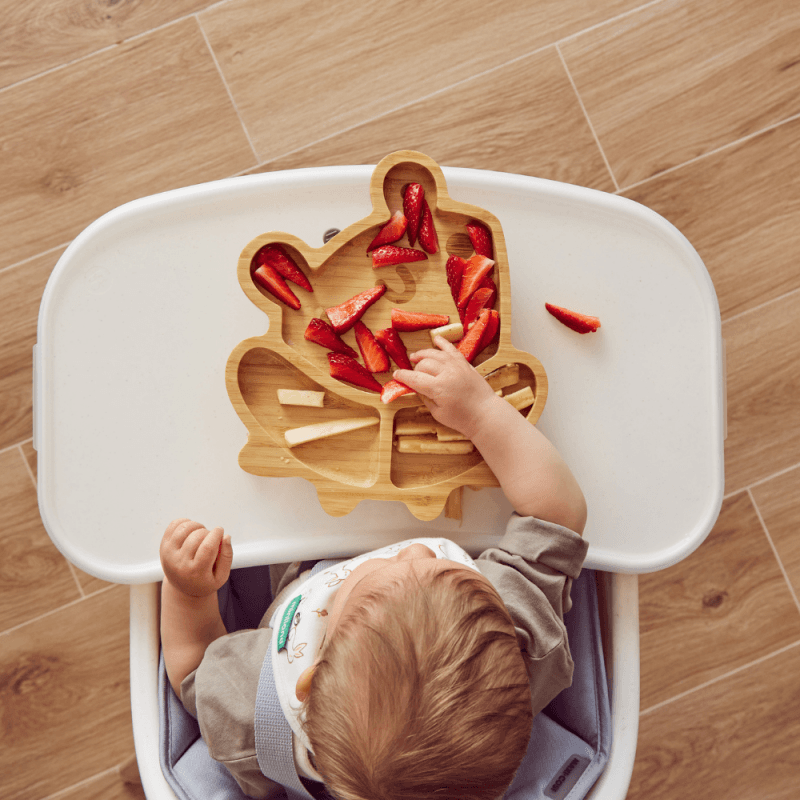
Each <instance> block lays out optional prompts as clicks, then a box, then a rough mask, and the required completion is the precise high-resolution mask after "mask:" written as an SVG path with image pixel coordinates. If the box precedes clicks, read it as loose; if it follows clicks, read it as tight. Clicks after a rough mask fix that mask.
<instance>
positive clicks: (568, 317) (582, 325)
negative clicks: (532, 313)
mask: <svg viewBox="0 0 800 800" xmlns="http://www.w3.org/2000/svg"><path fill="white" fill-rule="evenodd" d="M544 307H545V308H546V309H547V310H548V311H549V312H550V313H551V314H552V315H553V316H554V317H555V318H556V319H557V320H558V321H559V322H563V323H564V325H566V326H567V327H568V328H572V330H573V331H577V332H578V333H594V332H595V331H596V330H597V329H598V328H599V327H600V320H599V319H598V318H597V317H590V316H588V315H587V314H580V313H578V312H577V311H570V310H569V309H568V308H561V306H554V305H553V304H552V303H545V304H544Z"/></svg>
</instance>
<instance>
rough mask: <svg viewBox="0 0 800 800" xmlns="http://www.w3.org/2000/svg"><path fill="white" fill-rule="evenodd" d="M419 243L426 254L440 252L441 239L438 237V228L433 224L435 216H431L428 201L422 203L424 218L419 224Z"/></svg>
mask: <svg viewBox="0 0 800 800" xmlns="http://www.w3.org/2000/svg"><path fill="white" fill-rule="evenodd" d="M419 243H420V246H421V247H422V249H423V250H424V251H425V252H426V253H431V254H432V253H438V252H439V237H438V236H437V235H436V227H435V226H434V224H433V214H431V210H430V207H429V206H428V201H427V200H423V201H422V218H421V219H420V223H419Z"/></svg>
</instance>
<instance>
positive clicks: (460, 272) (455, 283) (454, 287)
mask: <svg viewBox="0 0 800 800" xmlns="http://www.w3.org/2000/svg"><path fill="white" fill-rule="evenodd" d="M466 266H467V262H466V259H463V258H461V256H450V258H448V259H447V264H445V267H444V269H445V273H446V274H447V285H448V286H449V287H450V294H451V295H452V296H453V302H454V303H458V294H459V292H460V291H461V279H462V278H463V276H464V268H465V267H466Z"/></svg>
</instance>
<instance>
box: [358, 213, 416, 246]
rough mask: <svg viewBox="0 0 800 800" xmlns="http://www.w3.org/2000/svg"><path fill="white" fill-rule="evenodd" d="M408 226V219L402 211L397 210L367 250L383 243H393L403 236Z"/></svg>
mask: <svg viewBox="0 0 800 800" xmlns="http://www.w3.org/2000/svg"><path fill="white" fill-rule="evenodd" d="M407 227H408V220H407V219H406V215H405V214H404V213H403V212H402V211H395V212H394V214H392V217H391V219H390V220H389V221H388V222H387V223H386V224H385V225H384V226H383V227H382V228H381V229H380V231H379V233H378V235H377V236H376V237H375V238H374V239H373V240H372V242H371V244H370V246H369V247H368V248H367V252H369V251H370V250H374V249H375V248H376V247H380V246H381V245H382V244H392V243H393V242H396V241H397V240H398V239H402V238H403V234H404V233H405V232H406V228H407Z"/></svg>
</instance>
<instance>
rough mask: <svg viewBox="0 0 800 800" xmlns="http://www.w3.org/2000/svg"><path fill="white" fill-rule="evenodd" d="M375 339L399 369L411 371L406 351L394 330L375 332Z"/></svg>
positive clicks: (387, 329)
mask: <svg viewBox="0 0 800 800" xmlns="http://www.w3.org/2000/svg"><path fill="white" fill-rule="evenodd" d="M375 339H377V341H378V342H379V343H380V345H381V347H383V349H384V350H385V351H386V352H387V353H388V355H389V356H390V357H391V359H392V361H394V363H395V364H397V366H398V367H400V369H413V366H412V364H411V359H410V358H409V357H408V350H407V349H406V346H405V344H404V343H403V340H402V339H401V338H400V334H399V333H398V332H397V331H396V330H395V329H394V328H384V329H382V330H379V331H375Z"/></svg>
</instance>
